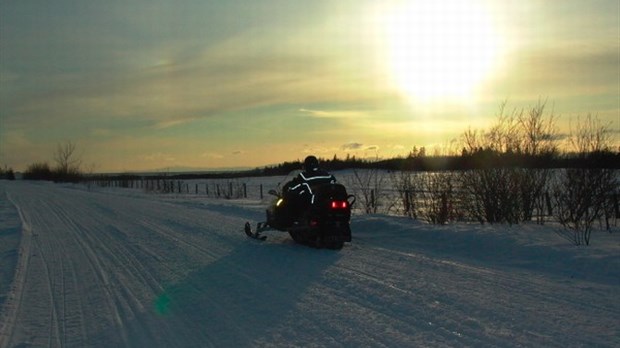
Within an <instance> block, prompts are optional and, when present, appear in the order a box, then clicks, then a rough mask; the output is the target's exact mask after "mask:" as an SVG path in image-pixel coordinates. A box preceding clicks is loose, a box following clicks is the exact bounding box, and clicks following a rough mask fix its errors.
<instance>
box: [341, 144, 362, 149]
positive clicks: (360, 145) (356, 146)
mask: <svg viewBox="0 0 620 348" xmlns="http://www.w3.org/2000/svg"><path fill="white" fill-rule="evenodd" d="M363 147H364V144H361V143H347V144H344V145H342V149H343V150H360V149H362V148H363Z"/></svg>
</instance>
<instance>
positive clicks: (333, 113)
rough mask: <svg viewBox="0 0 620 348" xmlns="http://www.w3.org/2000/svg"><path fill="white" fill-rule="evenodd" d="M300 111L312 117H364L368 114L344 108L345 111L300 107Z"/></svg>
mask: <svg viewBox="0 0 620 348" xmlns="http://www.w3.org/2000/svg"><path fill="white" fill-rule="evenodd" d="M299 112H302V113H304V114H308V115H310V116H312V117H317V118H355V119H357V118H362V117H365V116H366V113H364V112H361V111H350V110H343V111H324V110H311V109H305V108H301V109H299Z"/></svg>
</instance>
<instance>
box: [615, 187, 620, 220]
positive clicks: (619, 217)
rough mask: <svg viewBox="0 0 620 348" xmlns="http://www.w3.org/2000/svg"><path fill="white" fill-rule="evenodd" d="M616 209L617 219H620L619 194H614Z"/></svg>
mask: <svg viewBox="0 0 620 348" xmlns="http://www.w3.org/2000/svg"><path fill="white" fill-rule="evenodd" d="M614 208H615V210H616V219H620V207H619V206H618V194H617V193H614Z"/></svg>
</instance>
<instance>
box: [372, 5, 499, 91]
mask: <svg viewBox="0 0 620 348" xmlns="http://www.w3.org/2000/svg"><path fill="white" fill-rule="evenodd" d="M387 12H388V13H387V15H386V16H385V18H384V22H383V23H384V26H385V29H384V31H385V36H386V38H385V41H386V46H387V51H388V61H389V64H390V68H389V69H390V73H391V74H392V79H393V81H394V83H395V85H396V86H397V88H399V89H400V90H401V91H402V92H403V93H405V94H406V95H407V96H408V97H410V98H413V99H416V100H423V101H428V100H434V99H439V98H446V97H448V98H453V99H463V98H467V97H470V96H471V94H472V93H473V92H474V91H475V89H476V88H477V87H478V86H479V84H480V83H481V82H483V81H484V79H485V78H486V77H488V76H489V74H490V73H491V72H492V70H493V67H494V65H495V64H496V63H497V62H496V61H497V57H498V55H499V43H498V38H497V33H496V32H495V28H494V27H493V23H492V21H491V18H490V16H489V14H488V12H487V10H486V9H485V8H484V6H482V4H481V3H478V2H476V1H461V0H443V1H414V2H406V3H400V4H399V5H396V6H394V7H393V8H391V9H389V10H388V11H387Z"/></svg>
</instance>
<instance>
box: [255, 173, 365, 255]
mask: <svg viewBox="0 0 620 348" xmlns="http://www.w3.org/2000/svg"><path fill="white" fill-rule="evenodd" d="M312 191H313V193H314V199H313V201H312V202H299V201H295V200H294V199H292V197H287V196H286V194H282V193H279V192H277V191H275V190H271V191H269V193H270V194H272V195H274V196H275V199H274V201H273V202H272V204H271V205H270V206H269V208H268V209H267V211H266V215H267V221H265V222H259V223H258V225H257V227H256V229H255V230H254V231H253V230H252V227H251V225H250V223H249V222H246V224H245V233H246V234H247V235H248V237H252V238H256V239H260V240H265V239H266V238H267V237H266V236H263V235H261V233H262V232H264V231H267V230H273V229H275V230H278V231H283V232H288V233H289V234H290V235H291V237H292V238H293V240H294V241H296V242H298V243H301V244H306V245H311V246H314V247H317V248H329V249H341V248H342V247H343V245H344V242H350V241H351V227H350V226H349V222H350V220H351V207H352V206H353V204H354V203H355V196H354V195H350V194H347V190H346V188H345V187H344V185H342V184H338V183H329V184H323V185H320V186H318V187H312Z"/></svg>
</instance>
